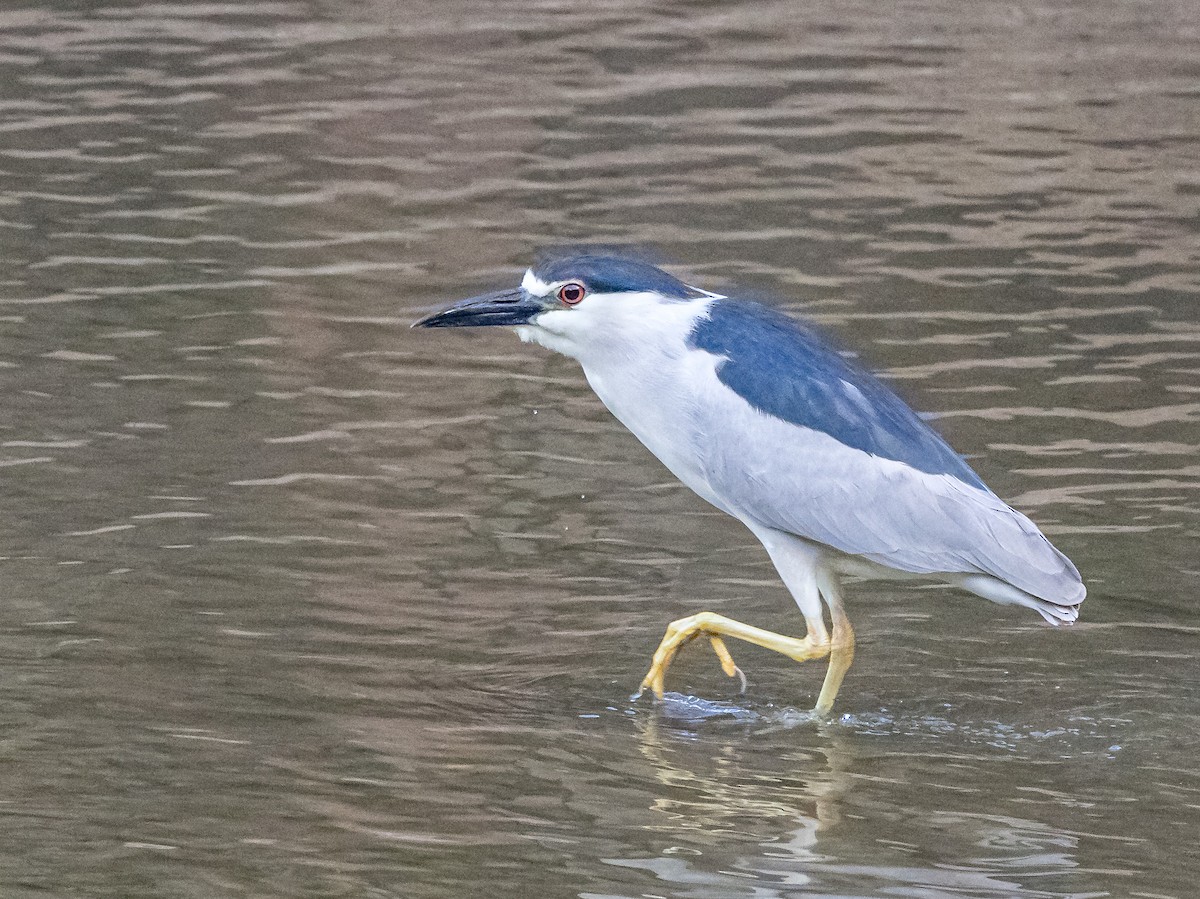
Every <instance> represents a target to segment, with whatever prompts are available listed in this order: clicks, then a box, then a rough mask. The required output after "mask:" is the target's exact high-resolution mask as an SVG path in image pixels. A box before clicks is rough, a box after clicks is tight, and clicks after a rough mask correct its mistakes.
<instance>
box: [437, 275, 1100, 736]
mask: <svg viewBox="0 0 1200 899" xmlns="http://www.w3.org/2000/svg"><path fill="white" fill-rule="evenodd" d="M478 325H511V326H515V327H516V329H517V333H518V334H519V335H520V337H521V339H522V340H525V341H532V342H534V343H539V344H541V345H542V346H545V347H549V348H550V349H552V350H557V351H558V352H560V353H565V354H566V355H568V356H572V357H574V358H575V359H578V360H579V362H580V364H581V365H582V366H583V372H584V374H585V375H586V376H587V380H588V383H589V384H591V385H592V388H593V389H594V390H595V391H596V395H597V396H599V397H600V399H601V401H602V402H603V403H604V405H606V406H607V407H608V408H609V409H610V410H611V411H612V413H613V414H614V415H615V416H616V417H617V418H618V419H620V421H621V422H622V423H623V424H624V425H625V426H626V427H627V428H629V430H631V431H632V432H633V433H634V434H635V435H637V437H638V439H639V440H641V441H642V443H644V444H645V445H646V446H647V447H649V449H650V451H651V452H652V453H654V454H655V455H656V456H658V458H659V459H661V460H662V462H663V464H664V465H666V466H667V468H669V469H670V470H671V471H672V472H673V473H674V474H675V476H676V477H678V478H679V479H680V480H681V481H683V483H685V484H687V485H688V486H689V487H691V488H692V489H693V490H694V491H696V493H698V494H700V496H702V497H703V498H704V499H706V500H708V501H709V502H710V503H712V504H713V505H714V506H716V507H717V508H718V509H721V510H722V511H724V512H727V513H729V514H730V515H732V516H733V517H734V518H737V519H738V520H739V521H741V522H742V523H743V524H745V525H746V527H748V528H749V529H750V530H751V531H752V532H753V533H754V535H755V536H756V537H757V538H758V539H759V540H760V541H762V544H763V546H764V547H765V548H766V550H767V554H768V555H769V556H770V557H771V561H772V562H774V563H775V567H776V569H777V570H778V571H779V576H780V577H781V578H782V579H783V582H784V584H786V585H787V588H788V589H789V590H790V591H791V593H792V596H793V597H795V600H796V604H797V605H799V607H800V611H801V612H802V613H803V614H804V620H805V623H806V624H807V626H808V633H807V635H806V636H805V637H804V638H802V639H800V638H796V637H787V636H784V635H782V634H776V633H772V632H771V631H765V630H762V629H760V628H756V627H751V626H750V625H746V624H742V623H741V622H739V621H734V620H732V619H730V618H726V617H725V616H723V615H717V614H715V613H713V612H700V613H699V614H696V615H691V616H689V617H687V618H682V619H680V620H678V621H675V622H672V623H671V624H670V625H669V626H668V628H667V633H666V635H665V636H664V637H663V639H662V642H661V643H660V644H659V647H658V650H657V651H656V652H655V654H654V660H653V663H652V664H651V667H650V671H649V672H648V673H647V674H646V677H645V678H644V679H643V681H642V689H646V688H649V689H652V690H653V691H654V693H655V694H656V695H657V696H659V697H661V696H662V694H663V678H664V675H665V674H666V671H667V667H668V666H669V665H670V664H671V660H672V659H673V658H674V656H675V653H676V652H677V651H678V650H679V648H680V647H681V646H683V645H684V644H686V643H688V642H689V641H691V640H693V639H695V638H697V637H701V636H703V637H707V638H708V640H710V641H711V643H712V647H713V649H714V650H715V651H716V653H717V655H718V657H719V658H720V660H721V664H722V667H723V668H724V670H725V672H726V673H727V674H729V675H730V676H731V677H732V676H734V675H739V676H740V675H741V672H740V671H739V670H738V668H737V666H736V665H734V663H733V659H732V658H731V657H730V654H729V650H728V648H727V647H726V645H725V642H724V639H723V638H724V637H736V638H738V639H739V640H746V641H749V642H750V643H755V644H758V645H759V646H763V647H766V648H767V649H772V650H774V651H776V652H779V653H782V654H783V655H785V656H788V657H789V658H792V659H795V660H796V661H804V660H806V659H815V658H821V657H823V656H826V655H829V656H830V657H831V658H830V665H829V670H828V672H827V674H826V676H825V682H824V685H823V686H822V688H821V693H820V696H819V698H818V700H817V703H816V709H815V711H817V712H818V713H821V714H825V713H828V711H829V710H830V708H831V707H832V705H833V700H834V697H835V696H836V694H837V691H838V687H839V686H840V685H841V682H842V678H843V676H844V675H845V673H846V669H847V668H848V667H849V665H850V662H851V660H852V659H853V648H854V631H853V630H852V629H851V627H850V622H849V620H848V619H847V617H846V612H845V609H844V606H843V602H842V587H841V581H842V577H843V576H844V575H852V576H855V577H861V578H868V579H874V578H905V579H908V578H928V579H933V580H940V581H944V582H948V583H950V584H953V585H954V586H956V587H961V588H962V589H964V590H967V591H969V592H971V593H974V594H976V595H978V596H982V597H983V598H984V599H990V600H991V601H992V602H996V603H1000V604H1003V605H1017V606H1025V607H1026V608H1029V609H1033V610H1034V611H1035V612H1037V613H1039V614H1040V615H1041V616H1042V617H1043V618H1045V619H1046V621H1048V622H1050V623H1051V624H1067V623H1070V622H1072V621H1074V620H1075V618H1076V616H1077V615H1078V611H1079V604H1080V603H1081V602H1083V598H1084V596H1085V594H1086V590H1085V589H1084V586H1083V583H1082V582H1081V581H1080V578H1079V572H1078V571H1076V569H1075V566H1074V565H1072V564H1071V561H1070V560H1069V559H1068V558H1067V557H1066V556H1064V555H1063V554H1062V553H1061V552H1059V551H1058V550H1057V549H1055V548H1054V546H1052V545H1051V543H1050V541H1049V540H1047V539H1046V537H1045V536H1044V535H1043V534H1042V532H1041V531H1039V530H1038V528H1037V525H1035V524H1034V523H1033V522H1032V521H1030V520H1029V519H1028V518H1026V517H1025V516H1024V515H1022V514H1021V513H1020V512H1017V511H1016V510H1015V509H1012V508H1010V507H1009V506H1008V505H1007V504H1006V503H1005V502H1004V501H1003V500H1001V499H1000V498H998V497H997V496H996V495H995V494H994V493H992V491H991V490H989V489H988V488H987V486H986V485H985V484H984V483H983V481H982V480H980V478H979V475H977V474H976V473H975V472H974V471H972V470H971V467H970V466H969V465H967V463H966V462H964V461H963V459H962V458H961V457H960V456H959V455H958V454H957V453H955V452H954V450H952V449H951V448H950V446H949V445H948V444H947V443H946V442H945V441H944V440H943V439H942V438H941V437H940V436H939V435H938V434H937V433H936V432H935V431H934V430H933V429H932V428H931V427H929V425H927V424H926V423H925V422H924V421H922V420H921V419H920V418H919V417H918V416H917V414H916V413H915V412H913V410H912V409H910V408H909V407H908V406H907V405H906V404H905V403H904V401H903V400H901V399H900V398H899V397H897V396H896V394H895V393H893V392H892V391H891V390H889V389H888V388H887V387H886V386H884V385H883V384H882V383H881V382H880V381H878V380H877V379H876V378H874V377H873V376H872V375H870V374H868V373H867V372H865V371H863V370H861V369H859V368H858V367H856V366H855V365H853V364H851V363H850V362H848V361H847V360H846V359H844V358H843V357H842V356H840V355H839V354H838V353H836V352H835V351H833V350H832V349H831V348H830V347H829V346H827V345H826V344H825V343H824V342H822V340H821V339H820V338H819V337H818V336H817V335H816V334H815V333H813V331H811V330H809V329H808V328H807V327H805V326H803V325H801V324H799V323H798V322H796V321H794V320H793V319H791V318H789V317H787V316H785V315H782V314H780V313H779V312H775V311H773V310H771V309H768V308H767V307H765V306H761V305H759V304H757V303H751V302H745V301H741V300H734V299H730V298H728V297H725V296H721V295H719V294H715V293H710V292H708V291H706V290H701V289H699V288H696V287H691V286H689V285H687V284H684V283H683V282H682V281H679V280H678V279H676V278H674V277H672V276H671V275H669V274H668V273H667V272H664V271H662V270H661V269H659V268H655V267H654V266H652V265H648V264H646V263H644V262H638V261H634V260H630V259H623V258H618V257H610V256H599V255H578V256H566V257H560V258H557V259H553V260H551V261H548V262H545V263H543V264H540V265H538V266H536V267H534V268H532V269H530V270H529V271H527V272H526V273H525V277H524V279H523V280H522V282H521V285H520V286H519V287H514V288H512V289H510V290H503V291H499V292H497V293H491V294H487V295H486V296H480V297H475V298H473V299H469V300H464V301H463V302H461V303H457V304H456V305H454V306H451V307H450V308H449V309H446V310H445V311H443V312H439V313H437V314H435V315H431V316H429V317H428V318H424V319H422V320H421V321H419V322H417V323H416V326H420V327H424V328H452V327H468V326H478ZM822 600H824V604H825V606H826V607H827V608H828V609H829V616H830V627H826V624H825V617H824V613H823V610H822V605H821V604H822ZM744 683H745V680H744V678H743V685H744ZM639 692H640V691H639Z"/></svg>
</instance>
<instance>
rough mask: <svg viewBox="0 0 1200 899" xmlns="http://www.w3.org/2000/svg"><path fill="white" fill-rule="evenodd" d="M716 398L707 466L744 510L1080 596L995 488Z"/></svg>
mask: <svg viewBox="0 0 1200 899" xmlns="http://www.w3.org/2000/svg"><path fill="white" fill-rule="evenodd" d="M719 405H720V406H722V407H724V408H722V409H721V412H720V414H718V415H713V416H712V419H711V420H710V421H709V422H705V423H703V424H705V425H708V426H707V427H703V430H704V432H705V433H706V434H709V435H718V436H715V437H708V438H702V442H703V443H704V444H707V446H706V447H705V449H706V452H705V453H704V457H705V460H706V465H705V469H706V470H705V476H706V477H707V479H708V483H709V486H710V487H711V488H712V491H713V492H714V493H715V494H716V495H717V496H718V497H719V498H720V499H721V500H722V503H723V504H724V505H727V506H728V507H729V508H730V509H731V511H734V513H735V514H737V515H738V516H739V517H743V518H750V519H752V520H755V521H758V522H760V523H761V524H764V525H767V526H768V527H772V528H775V529H778V530H782V531H786V532H789V533H793V534H797V535H798V536H801V537H805V538H807V539H809V540H814V541H816V542H818V543H823V544H826V545H828V546H831V547H833V548H834V549H837V550H840V551H841V552H844V553H848V554H851V555H856V556H862V557H864V558H867V559H870V560H871V561H873V562H877V563H879V564H881V565H885V566H888V567H890V568H896V569H899V570H901V571H907V572H913V573H925V574H932V573H944V572H953V573H965V574H975V573H982V574H989V575H992V576H993V577H996V578H999V579H1000V580H1002V581H1005V582H1007V583H1009V584H1012V585H1013V586H1015V587H1017V588H1019V589H1020V590H1023V591H1025V592H1027V593H1030V594H1032V595H1033V596H1036V597H1038V598H1040V599H1044V600H1047V601H1049V602H1051V603H1055V604H1058V605H1074V604H1076V603H1078V602H1079V601H1081V600H1082V599H1083V596H1084V594H1085V590H1084V587H1083V584H1082V583H1081V581H1080V578H1079V572H1078V571H1076V569H1075V566H1074V565H1073V564H1071V561H1070V560H1069V559H1067V557H1066V556H1064V555H1063V554H1062V553H1061V552H1059V551H1058V550H1057V549H1056V548H1055V547H1054V546H1053V545H1052V544H1051V543H1050V541H1049V540H1047V539H1046V537H1045V536H1044V535H1043V534H1042V532H1041V531H1040V530H1038V528H1037V525H1035V524H1034V523H1033V522H1032V521H1030V520H1029V519H1028V518H1027V517H1026V516H1024V515H1022V514H1021V513H1020V512H1018V511H1016V510H1015V509H1012V508H1010V507H1009V506H1008V505H1006V504H1005V503H1004V502H1003V501H1002V500H1000V499H999V498H997V497H996V496H995V495H994V494H992V493H991V492H989V491H987V490H981V489H978V488H976V487H973V486H970V485H968V484H965V483H963V482H962V481H960V480H958V479H957V478H955V477H953V476H952V475H949V474H936V473H928V472H923V471H918V470H917V469H915V468H913V467H911V466H909V465H906V464H905V463H903V462H896V461H893V460H890V459H883V458H880V457H878V456H872V455H870V454H869V453H866V452H863V451H861V450H857V449H854V448H851V447H848V446H845V445H844V444H841V443H839V442H838V441H837V440H836V439H835V438H833V437H831V436H829V435H828V434H824V433H821V432H818V431H814V430H812V429H808V428H803V427H798V426H796V425H793V424H790V423H788V422H783V421H780V420H779V419H777V418H774V417H772V416H769V415H765V414H763V413H759V412H757V411H756V410H754V409H752V408H750V407H749V406H746V405H744V404H742V405H741V407H739V406H738V404H737V403H735V402H733V401H729V400H726V401H725V402H723V403H720V404H719ZM710 408H712V407H710ZM704 417H705V418H708V416H704ZM749 435H753V437H750V436H749Z"/></svg>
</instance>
